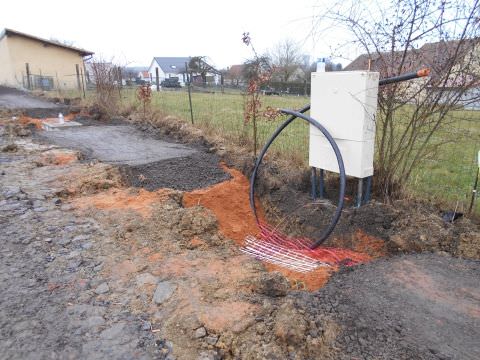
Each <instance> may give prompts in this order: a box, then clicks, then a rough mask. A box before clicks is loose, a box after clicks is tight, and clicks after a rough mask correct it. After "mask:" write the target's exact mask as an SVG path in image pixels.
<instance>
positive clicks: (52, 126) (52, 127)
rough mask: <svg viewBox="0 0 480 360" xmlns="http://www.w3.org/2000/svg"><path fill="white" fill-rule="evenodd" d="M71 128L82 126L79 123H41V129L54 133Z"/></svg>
mask: <svg viewBox="0 0 480 360" xmlns="http://www.w3.org/2000/svg"><path fill="white" fill-rule="evenodd" d="M73 126H82V124H80V123H79V122H76V121H65V122H64V123H48V122H44V123H43V128H44V129H45V130H47V131H56V130H60V129H66V128H69V127H73Z"/></svg>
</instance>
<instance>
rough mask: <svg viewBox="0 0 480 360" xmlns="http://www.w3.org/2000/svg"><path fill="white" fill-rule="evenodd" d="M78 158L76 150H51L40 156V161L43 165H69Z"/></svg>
mask: <svg viewBox="0 0 480 360" xmlns="http://www.w3.org/2000/svg"><path fill="white" fill-rule="evenodd" d="M77 160H78V155H77V153H76V152H74V151H65V150H50V151H46V152H44V153H43V154H42V155H41V156H40V161H39V162H40V163H41V164H43V165H68V164H70V163H72V162H75V161H77Z"/></svg>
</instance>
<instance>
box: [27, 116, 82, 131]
mask: <svg viewBox="0 0 480 360" xmlns="http://www.w3.org/2000/svg"><path fill="white" fill-rule="evenodd" d="M74 117H75V114H68V115H65V116H64V117H63V118H64V119H65V121H71V120H73V118H74ZM18 121H19V122H20V124H22V125H29V124H33V125H35V127H36V128H37V129H38V130H42V129H43V124H44V123H49V124H55V123H57V122H58V118H43V119H37V118H32V117H29V116H21V117H20V118H19V119H18Z"/></svg>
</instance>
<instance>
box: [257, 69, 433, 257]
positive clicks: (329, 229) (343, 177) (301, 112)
mask: <svg viewBox="0 0 480 360" xmlns="http://www.w3.org/2000/svg"><path fill="white" fill-rule="evenodd" d="M429 73H430V71H429V69H422V70H419V71H417V72H412V73H408V74H403V75H399V76H394V77H391V78H386V79H382V80H380V81H379V83H378V84H379V86H382V85H387V84H392V83H396V82H400V81H405V80H411V79H415V78H419V77H423V76H428V75H429ZM308 110H310V104H308V105H305V106H304V107H303V108H302V109H300V110H299V111H293V110H288V109H280V110H279V111H280V112H281V113H283V114H286V115H290V117H289V118H288V119H287V120H285V122H283V123H282V124H281V125H280V126H279V127H278V128H277V130H275V132H274V133H273V135H272V136H271V137H270V139H268V141H267V143H266V144H265V146H264V147H263V149H262V151H260V154H259V155H258V158H257V160H256V162H255V167H254V168H253V172H252V176H251V177H250V207H251V208H252V211H253V214H254V216H255V219H256V221H257V223H258V222H259V220H258V214H257V208H256V206H255V181H256V178H257V173H258V168H259V167H260V164H261V163H262V160H263V158H264V156H265V154H266V152H267V150H268V149H269V148H270V145H272V143H273V142H274V141H275V139H276V138H277V137H278V135H280V133H281V132H282V131H283V130H284V129H285V128H286V127H287V126H288V125H290V123H291V122H292V121H293V120H295V119H296V118H300V119H303V120H305V121H306V122H308V123H310V124H311V125H313V126H315V127H316V128H317V129H318V130H320V131H321V132H322V133H323V135H324V136H325V137H326V138H327V140H328V142H329V143H330V145H331V146H332V148H333V151H334V152H335V156H336V158H337V162H338V169H339V176H340V190H339V196H338V203H337V209H336V210H335V213H334V214H333V217H332V220H331V221H330V224H329V225H328V226H327V228H326V229H325V230H324V231H323V233H322V234H321V235H320V238H319V239H318V240H316V241H315V242H314V243H313V244H312V245H311V246H310V248H311V249H315V248H317V247H318V246H319V245H320V244H322V243H323V242H324V241H325V240H326V239H327V238H328V237H329V236H330V234H331V233H332V231H333V230H334V229H335V226H337V223H338V220H340V216H341V215H342V210H343V203H344V197H345V185H346V182H347V180H346V175H345V166H344V164H343V158H342V154H341V153H340V150H339V148H338V145H337V143H336V142H335V140H334V139H333V137H332V135H331V134H330V133H329V132H328V131H327V129H325V128H324V127H323V126H322V125H321V124H320V123H319V122H318V121H316V120H315V119H313V118H311V117H310V116H307V115H304V113H305V112H307V111H308Z"/></svg>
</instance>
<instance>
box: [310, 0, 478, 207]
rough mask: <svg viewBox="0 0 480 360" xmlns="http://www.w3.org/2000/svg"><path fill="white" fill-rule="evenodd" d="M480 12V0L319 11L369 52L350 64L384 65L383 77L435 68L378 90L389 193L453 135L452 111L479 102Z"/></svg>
mask: <svg viewBox="0 0 480 360" xmlns="http://www.w3.org/2000/svg"><path fill="white" fill-rule="evenodd" d="M479 15H480V8H479V0H468V1H451V2H448V1H444V0H390V1H387V2H363V1H356V0H352V1H351V2H347V3H344V2H342V3H339V4H338V6H337V7H335V10H329V12H328V14H323V16H322V17H321V21H323V22H324V21H326V20H327V19H328V20H329V21H332V20H333V22H334V23H335V25H336V26H337V27H339V28H343V29H345V30H346V31H348V32H349V33H350V34H351V36H352V38H353V39H354V41H353V43H352V44H350V45H354V46H357V47H358V49H359V50H360V51H361V52H362V53H363V54H364V55H362V56H360V57H359V58H357V59H356V60H355V61H354V62H353V63H352V64H351V65H350V67H352V70H360V69H365V70H367V69H370V70H373V71H378V72H380V74H381V75H380V76H381V78H384V77H390V76H395V75H399V74H402V73H406V72H410V71H415V70H418V69H419V68H422V67H428V68H430V70H431V75H430V77H428V78H423V79H422V80H415V81H410V82H406V83H397V84H391V85H387V86H384V87H382V88H381V89H380V93H379V107H378V108H379V114H378V115H377V137H376V151H377V157H376V158H377V160H376V183H377V185H380V189H381V190H382V193H383V195H384V196H385V198H387V199H388V198H390V197H391V196H392V195H395V194H397V191H398V190H402V188H403V187H404V186H405V184H407V182H408V180H409V179H410V177H411V175H412V172H413V171H414V170H415V169H416V168H417V166H418V165H419V164H420V163H421V162H422V161H423V160H425V159H426V158H427V157H429V156H432V155H434V154H435V153H436V151H438V149H439V147H440V146H442V145H443V144H444V143H445V142H446V141H453V140H455V137H450V138H447V137H445V136H438V134H439V132H442V133H444V132H446V131H453V130H455V129H454V128H453V127H452V125H453V124H454V121H455V119H454V117H452V116H451V112H452V110H454V109H457V108H458V107H459V106H460V107H461V106H464V105H468V104H469V103H471V102H479V101H480V91H478V87H479V80H480V76H479V75H480V62H479V60H480V56H479V55H480V48H479V38H478V36H479ZM319 19H320V18H319ZM319 26H320V24H319ZM475 89H476V90H475ZM449 127H450V128H449Z"/></svg>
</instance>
